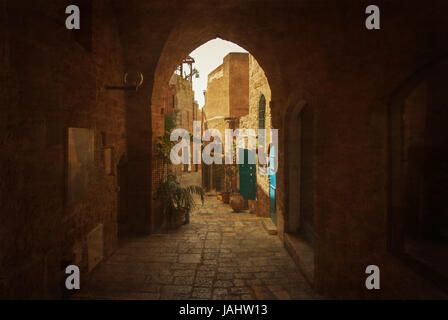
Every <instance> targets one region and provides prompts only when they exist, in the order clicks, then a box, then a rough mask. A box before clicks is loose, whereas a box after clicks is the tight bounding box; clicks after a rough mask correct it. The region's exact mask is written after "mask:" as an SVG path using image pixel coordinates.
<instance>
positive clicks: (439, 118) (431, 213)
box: [389, 59, 448, 289]
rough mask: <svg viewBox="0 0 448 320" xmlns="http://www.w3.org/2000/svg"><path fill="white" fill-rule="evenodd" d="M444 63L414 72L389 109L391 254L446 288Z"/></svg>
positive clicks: (447, 151) (447, 208)
mask: <svg viewBox="0 0 448 320" xmlns="http://www.w3.org/2000/svg"><path fill="white" fill-rule="evenodd" d="M447 72H448V60H446V59H445V60H443V61H441V62H438V63H436V64H433V65H431V66H429V67H426V68H425V69H423V70H421V71H419V72H417V73H416V74H414V76H413V77H411V78H410V79H409V80H408V81H407V82H406V83H405V84H404V85H403V86H402V88H400V90H399V91H398V92H397V94H395V95H394V97H393V98H392V103H391V106H390V127H389V130H390V131H389V133H390V135H389V136H390V170H391V172H390V173H391V180H390V201H391V202H390V214H389V227H390V229H389V245H390V249H391V250H392V251H393V252H394V253H395V254H397V255H398V256H399V257H401V258H402V259H403V260H404V261H406V262H407V263H408V264H409V265H410V266H411V267H413V268H414V269H416V270H417V271H418V272H420V273H421V274H422V275H424V276H425V277H427V278H429V279H432V280H434V281H435V283H437V284H438V285H439V286H441V287H442V288H444V289H447V288H448V272H447V270H448V262H447V259H446V252H447V250H448V205H447V201H446V199H447V197H448V174H447V172H448V134H447V133H446V123H447V122H448V111H447V110H448V108H447V107H448V106H447V103H446V96H445V91H446V85H445V84H444V78H445V77H446V73H447Z"/></svg>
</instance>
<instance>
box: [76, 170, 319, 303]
mask: <svg viewBox="0 0 448 320" xmlns="http://www.w3.org/2000/svg"><path fill="white" fill-rule="evenodd" d="M198 177H199V174H198V173H193V174H188V175H185V178H184V179H183V183H185V184H189V183H191V182H196V181H198V179H199V178H198ZM88 282H89V283H88V285H87V290H81V292H80V294H79V295H78V298H84V299H85V298H93V299H97V298H98V299H127V298H128V299H313V298H317V296H315V295H314V294H313V292H312V290H311V288H310V286H309V285H308V283H307V282H306V280H305V279H304V278H303V276H302V275H301V273H300V272H299V270H298V268H297V266H296V265H295V263H294V262H293V261H292V259H291V258H290V256H289V255H288V253H287V252H286V250H285V249H284V247H283V245H282V243H281V241H280V239H279V238H278V236H275V235H269V234H268V233H267V232H266V231H265V230H264V228H263V226H262V219H261V218H259V217H256V216H255V215H253V214H249V213H235V212H233V211H232V209H231V208H230V207H229V206H228V205H226V204H223V203H222V202H221V201H219V200H217V199H216V196H207V197H206V200H205V203H204V206H202V207H199V208H197V209H196V210H195V211H194V212H193V213H192V215H191V222H190V224H188V225H184V226H182V227H181V228H180V229H178V230H175V231H172V232H170V233H164V234H152V235H149V236H142V237H137V238H132V239H126V240H125V241H122V243H121V244H120V246H119V248H118V249H117V250H116V251H115V252H114V254H113V255H112V256H111V257H110V258H109V259H108V260H107V261H105V262H103V263H102V264H100V265H99V266H98V267H97V268H96V269H95V270H94V271H93V272H92V274H91V276H90V279H89V281H88Z"/></svg>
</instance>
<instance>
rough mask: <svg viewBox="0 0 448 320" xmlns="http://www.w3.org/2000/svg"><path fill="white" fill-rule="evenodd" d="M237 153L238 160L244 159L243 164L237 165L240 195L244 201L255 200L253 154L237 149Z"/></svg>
mask: <svg viewBox="0 0 448 320" xmlns="http://www.w3.org/2000/svg"><path fill="white" fill-rule="evenodd" d="M238 152H239V157H240V159H244V163H242V164H239V165H238V168H239V176H240V194H241V195H242V196H243V198H244V200H255V199H256V197H257V175H256V174H255V173H256V164H255V154H254V153H253V152H252V151H250V150H247V149H238ZM243 157H244V158H243ZM249 158H250V159H249ZM249 160H251V161H249Z"/></svg>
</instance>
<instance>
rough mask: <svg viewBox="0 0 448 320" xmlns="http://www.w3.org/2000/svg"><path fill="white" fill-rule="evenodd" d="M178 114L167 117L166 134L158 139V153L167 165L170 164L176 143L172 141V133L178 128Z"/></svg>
mask: <svg viewBox="0 0 448 320" xmlns="http://www.w3.org/2000/svg"><path fill="white" fill-rule="evenodd" d="M175 119H176V114H173V115H165V133H164V134H163V136H159V137H157V143H156V153H157V155H158V156H159V157H160V158H162V160H163V161H164V162H165V163H169V162H170V153H171V149H172V148H173V146H174V145H175V143H176V142H175V141H170V135H171V131H172V130H173V129H174V128H175V127H176V121H175Z"/></svg>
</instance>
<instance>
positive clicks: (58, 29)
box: [0, 0, 126, 298]
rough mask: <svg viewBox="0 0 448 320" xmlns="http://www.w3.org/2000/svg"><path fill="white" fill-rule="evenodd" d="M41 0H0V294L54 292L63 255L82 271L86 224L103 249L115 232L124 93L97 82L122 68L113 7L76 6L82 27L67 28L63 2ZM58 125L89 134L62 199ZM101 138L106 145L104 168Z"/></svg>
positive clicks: (63, 159)
mask: <svg viewBox="0 0 448 320" xmlns="http://www.w3.org/2000/svg"><path fill="white" fill-rule="evenodd" d="M45 4H46V5H42V3H41V2H39V1H38V2H33V3H31V2H27V3H26V7H27V10H23V5H22V4H19V3H17V2H15V1H1V3H0V6H1V7H0V8H1V9H0V10H1V12H2V17H3V18H5V19H3V18H2V19H1V20H2V28H0V29H1V30H2V33H1V48H2V50H1V52H2V70H5V73H4V75H5V76H4V77H2V79H1V88H2V89H3V88H4V89H6V92H5V94H2V95H1V98H0V99H1V100H2V101H1V103H0V105H1V106H2V118H3V120H2V121H1V124H0V141H1V143H0V144H1V145H2V152H1V166H0V168H1V169H0V170H1V177H2V178H1V179H0V181H1V182H0V188H1V191H0V193H1V194H2V200H1V201H0V202H1V205H2V209H1V212H2V218H1V223H0V228H1V232H0V252H1V255H0V266H1V267H0V268H1V269H0V274H1V276H0V277H1V278H4V279H6V280H2V281H0V296H1V297H24V296H27V297H34V298H44V297H60V295H61V294H62V284H63V282H62V281H61V279H62V278H63V277H65V274H64V269H65V266H66V265H67V264H70V263H74V264H77V265H79V267H80V268H81V272H82V274H83V276H84V275H85V274H86V273H87V271H88V255H87V234H88V233H89V232H90V231H91V230H92V229H94V228H95V227H97V226H98V225H99V224H102V225H103V239H102V241H103V247H104V252H103V254H104V256H108V255H109V254H110V253H111V252H112V251H113V250H114V248H115V247H116V242H117V215H118V209H117V201H118V193H117V190H118V185H117V174H118V173H117V164H118V162H119V160H120V158H121V157H122V156H123V155H124V154H125V153H126V140H125V138H124V134H125V109H124V94H123V92H121V91H108V90H105V88H104V86H105V85H115V84H117V83H118V84H121V79H122V75H123V71H124V67H123V59H122V48H121V46H120V41H119V39H118V34H117V30H116V28H115V27H114V23H115V22H116V20H115V16H114V13H113V11H112V10H111V7H110V2H109V1H107V0H104V1H95V2H93V4H92V7H90V8H89V7H86V6H83V7H82V9H83V10H84V12H85V13H88V12H89V10H91V12H90V13H91V15H90V16H91V17H92V18H91V21H90V22H89V23H90V24H91V28H88V27H85V28H83V29H82V30H80V31H79V34H76V35H75V32H76V31H69V30H67V29H65V27H64V24H63V22H64V12H65V6H64V2H58V3H52V4H51V5H48V2H45ZM36 16H37V17H39V18H38V21H36ZM85 16H89V15H88V14H86V15H85ZM84 21H85V23H86V24H85V25H88V24H89V23H88V22H87V20H84ZM2 74H3V71H2ZM2 93H3V92H2ZM68 128H90V129H91V130H93V134H94V167H93V169H92V171H91V174H90V177H89V183H88V185H86V187H87V190H88V193H87V196H85V197H84V198H83V199H81V200H79V201H77V202H76V203H73V204H70V205H68V204H67V198H68V195H67V175H66V170H67V149H68V143H67V138H68V137H67V134H68ZM104 147H110V148H112V161H111V172H110V173H106V170H105V151H104ZM6 195H7V196H6Z"/></svg>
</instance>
